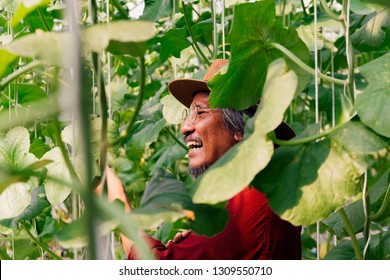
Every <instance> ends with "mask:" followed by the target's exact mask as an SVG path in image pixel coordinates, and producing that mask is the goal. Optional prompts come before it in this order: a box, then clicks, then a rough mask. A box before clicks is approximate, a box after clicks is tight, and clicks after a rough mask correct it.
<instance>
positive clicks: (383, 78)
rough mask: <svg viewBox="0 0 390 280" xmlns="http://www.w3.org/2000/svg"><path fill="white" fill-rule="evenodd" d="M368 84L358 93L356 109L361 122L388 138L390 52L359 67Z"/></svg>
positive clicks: (389, 133) (389, 126) (389, 134)
mask: <svg viewBox="0 0 390 280" xmlns="http://www.w3.org/2000/svg"><path fill="white" fill-rule="evenodd" d="M359 70H360V72H361V73H362V75H363V76H364V77H365V78H366V80H367V82H368V86H367V87H366V89H365V90H364V91H363V93H361V94H360V95H358V97H357V100H356V111H357V113H358V115H359V117H360V119H361V120H362V122H363V123H364V124H365V125H367V126H369V127H370V128H371V129H373V130H374V131H375V132H377V133H379V134H381V135H383V136H385V137H388V138H390V123H389V120H390V110H389V109H388V108H390V53H387V54H385V55H383V56H381V57H380V58H377V59H375V60H373V61H371V62H369V63H367V64H364V65H363V66H361V67H360V68H359Z"/></svg>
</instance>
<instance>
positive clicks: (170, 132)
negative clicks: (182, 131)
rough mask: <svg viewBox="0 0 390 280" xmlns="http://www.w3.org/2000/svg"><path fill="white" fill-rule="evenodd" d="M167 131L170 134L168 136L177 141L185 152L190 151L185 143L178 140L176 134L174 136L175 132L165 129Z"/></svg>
mask: <svg viewBox="0 0 390 280" xmlns="http://www.w3.org/2000/svg"><path fill="white" fill-rule="evenodd" d="M165 130H166V131H167V132H168V134H169V135H170V136H171V137H172V139H173V140H175V142H176V143H177V144H179V146H180V147H182V148H183V149H184V150H186V151H188V147H187V146H186V145H184V144H183V142H181V141H180V140H179V139H177V137H176V136H175V134H173V132H172V131H171V130H170V129H169V128H168V127H165Z"/></svg>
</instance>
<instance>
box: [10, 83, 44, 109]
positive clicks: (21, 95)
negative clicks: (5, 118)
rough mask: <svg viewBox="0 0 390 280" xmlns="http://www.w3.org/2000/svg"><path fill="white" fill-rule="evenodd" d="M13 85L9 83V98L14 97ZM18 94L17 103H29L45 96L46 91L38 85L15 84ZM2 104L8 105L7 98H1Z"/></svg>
mask: <svg viewBox="0 0 390 280" xmlns="http://www.w3.org/2000/svg"><path fill="white" fill-rule="evenodd" d="M14 90H15V85H14V84H11V85H10V92H11V93H12V94H11V98H12V99H14V98H15V97H14V94H13V93H14V92H15V91H14ZM16 90H17V95H18V104H20V105H30V104H32V103H33V102H35V101H38V100H40V99H43V98H47V95H46V92H45V91H44V90H43V89H42V88H41V87H40V86H38V85H33V84H22V83H20V84H17V87H16ZM3 100H4V101H3V106H4V107H8V104H9V101H8V99H5V98H4V99H3Z"/></svg>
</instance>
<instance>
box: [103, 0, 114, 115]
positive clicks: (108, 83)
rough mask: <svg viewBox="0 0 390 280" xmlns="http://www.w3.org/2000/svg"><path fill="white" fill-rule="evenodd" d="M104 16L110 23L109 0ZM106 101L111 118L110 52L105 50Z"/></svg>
mask: <svg viewBox="0 0 390 280" xmlns="http://www.w3.org/2000/svg"><path fill="white" fill-rule="evenodd" d="M103 1H104V0H103ZM106 18H107V24H109V23H110V1H109V0H107V1H106ZM106 92H107V99H108V100H107V101H108V118H109V119H112V102H111V54H110V53H109V52H107V90H106Z"/></svg>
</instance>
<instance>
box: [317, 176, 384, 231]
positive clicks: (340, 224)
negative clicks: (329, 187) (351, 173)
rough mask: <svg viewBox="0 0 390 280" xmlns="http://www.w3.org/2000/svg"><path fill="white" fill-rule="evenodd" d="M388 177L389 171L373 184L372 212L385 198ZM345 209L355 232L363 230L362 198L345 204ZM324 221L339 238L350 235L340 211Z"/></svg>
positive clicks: (370, 193)
mask: <svg viewBox="0 0 390 280" xmlns="http://www.w3.org/2000/svg"><path fill="white" fill-rule="evenodd" d="M387 177H388V172H387V173H386V174H385V175H384V176H382V178H381V180H379V181H378V183H377V184H375V186H373V187H372V188H371V189H370V191H369V196H370V208H371V212H372V211H377V210H378V209H379V207H380V204H381V202H382V200H383V195H384V193H385V192H386V189H387V187H388V182H387ZM381 198H382V200H381ZM344 211H345V214H346V215H347V217H348V220H349V221H350V223H351V226H352V229H353V232H354V233H355V234H356V233H358V232H361V231H362V229H363V226H364V220H365V215H364V211H363V202H362V200H361V199H360V200H358V201H355V202H353V203H352V204H350V205H347V206H345V207H344ZM388 215H390V213H388ZM322 223H323V224H324V225H326V226H327V227H328V229H329V230H330V231H331V232H332V233H333V234H335V235H336V236H337V237H338V238H339V239H341V238H343V237H346V236H348V232H347V229H346V228H345V224H344V221H343V220H342V218H341V216H340V214H339V213H338V212H335V213H333V214H332V215H330V216H329V217H328V218H326V219H324V220H322Z"/></svg>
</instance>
